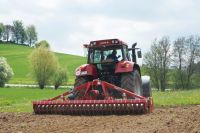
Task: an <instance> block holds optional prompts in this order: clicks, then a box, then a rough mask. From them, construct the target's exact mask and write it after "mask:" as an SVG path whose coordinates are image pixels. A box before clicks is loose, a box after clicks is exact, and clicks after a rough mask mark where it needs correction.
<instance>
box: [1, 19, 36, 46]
mask: <svg viewBox="0 0 200 133" xmlns="http://www.w3.org/2000/svg"><path fill="white" fill-rule="evenodd" d="M37 38H38V37H37V32H36V28H35V26H34V25H32V24H31V25H28V26H24V24H23V22H22V21H20V20H15V21H13V24H12V25H10V24H5V25H4V24H3V23H0V41H4V42H14V43H17V44H24V45H28V46H30V47H31V46H34V45H35V42H36V41H37Z"/></svg>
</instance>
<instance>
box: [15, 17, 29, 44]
mask: <svg viewBox="0 0 200 133" xmlns="http://www.w3.org/2000/svg"><path fill="white" fill-rule="evenodd" d="M13 33H14V37H15V42H16V43H17V44H19V42H21V43H22V44H23V43H24V42H25V41H26V38H27V36H26V32H25V30H24V26H23V23H22V21H19V20H16V21H13Z"/></svg>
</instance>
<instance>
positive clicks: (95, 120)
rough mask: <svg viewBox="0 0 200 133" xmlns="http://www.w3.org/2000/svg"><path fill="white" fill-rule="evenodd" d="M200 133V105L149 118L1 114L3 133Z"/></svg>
mask: <svg viewBox="0 0 200 133" xmlns="http://www.w3.org/2000/svg"><path fill="white" fill-rule="evenodd" d="M1 132H2V133H10V132H14V133H32V132H33V133H43V132H58V133H60V132H67V133H68V132H69V133H84V132H86V133H111V132H114V133H133V132H137V133H138V132H142V133H144V132H146V133H149V132H150V133H172V132H173V133H180V132H181V133H190V132H191V133H200V105H193V106H183V107H173V108H172V107H171V108H170V107H164V108H157V109H155V110H154V112H153V113H151V114H145V115H121V116H116V115H110V116H68V115H66V116H64V115H34V114H31V113H6V112H2V113H0V133H1Z"/></svg>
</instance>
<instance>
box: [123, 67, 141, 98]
mask: <svg viewBox="0 0 200 133" xmlns="http://www.w3.org/2000/svg"><path fill="white" fill-rule="evenodd" d="M121 88H123V89H127V90H129V91H131V92H134V93H135V94H137V95H140V96H142V95H143V94H142V81H141V77H140V74H139V72H138V71H137V70H134V71H133V72H129V73H123V74H122V75H121Z"/></svg>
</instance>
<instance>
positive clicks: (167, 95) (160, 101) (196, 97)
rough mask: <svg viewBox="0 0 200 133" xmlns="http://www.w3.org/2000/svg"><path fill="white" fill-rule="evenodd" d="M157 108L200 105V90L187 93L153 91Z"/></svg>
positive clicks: (187, 91)
mask: <svg viewBox="0 0 200 133" xmlns="http://www.w3.org/2000/svg"><path fill="white" fill-rule="evenodd" d="M153 98H154V104H155V106H157V107H159V106H182V105H194V104H200V89H196V90H185V91H165V92H158V91H153Z"/></svg>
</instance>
